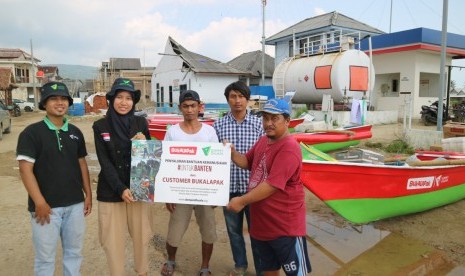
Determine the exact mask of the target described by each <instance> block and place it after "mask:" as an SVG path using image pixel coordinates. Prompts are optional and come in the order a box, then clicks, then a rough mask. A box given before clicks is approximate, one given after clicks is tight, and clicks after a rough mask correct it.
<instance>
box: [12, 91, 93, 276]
mask: <svg viewBox="0 0 465 276" xmlns="http://www.w3.org/2000/svg"><path fill="white" fill-rule="evenodd" d="M40 92H41V100H40V103H39V109H41V110H45V111H46V113H47V115H46V116H45V118H44V119H43V120H42V121H40V122H37V123H34V124H32V125H29V126H28V127H26V128H25V129H24V130H23V131H22V132H21V134H20V135H19V138H18V145H17V148H16V160H18V162H19V172H20V175H21V179H22V181H23V183H24V186H25V187H26V190H27V192H28V194H29V200H28V210H29V212H31V225H32V240H33V243H34V249H35V260H34V274H35V275H53V274H54V270H55V255H56V248H57V244H58V239H59V238H60V239H61V243H62V247H63V274H64V275H80V267H81V261H82V255H81V249H82V244H83V238H84V232H85V220H84V217H85V216H87V215H89V214H90V212H91V208H92V193H91V189H90V179H89V170H88V168H87V162H86V159H85V156H86V155H87V151H86V146H85V141H84V136H83V135H82V132H81V131H80V130H79V129H78V128H77V127H76V126H74V125H72V124H69V123H68V119H67V118H65V114H66V112H67V111H68V107H69V106H70V105H72V104H73V99H72V98H71V97H70V95H69V93H68V88H67V87H66V85H64V84H63V83H60V82H49V83H47V84H45V85H44V86H43V87H42V88H41V89H40ZM84 194H85V195H84Z"/></svg>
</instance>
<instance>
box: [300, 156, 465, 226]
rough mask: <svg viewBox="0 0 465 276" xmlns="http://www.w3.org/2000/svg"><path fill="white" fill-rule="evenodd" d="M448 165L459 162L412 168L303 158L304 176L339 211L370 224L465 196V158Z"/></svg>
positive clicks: (348, 216)
mask: <svg viewBox="0 0 465 276" xmlns="http://www.w3.org/2000/svg"><path fill="white" fill-rule="evenodd" d="M431 162H433V161H429V163H427V164H430V163H431ZM423 163H425V162H423ZM442 164H456V165H441V166H424V167H412V166H386V165H375V164H366V163H349V162H325V161H314V160H303V169H302V174H301V179H302V182H303V184H304V186H305V187H307V188H308V189H309V190H310V191H311V192H312V193H313V194H315V195H316V196H317V197H318V198H319V199H321V200H322V201H324V203H326V204H327V205H328V206H329V207H331V208H332V209H333V210H334V211H336V212H337V213H338V214H339V215H341V216H342V217H344V218H345V219H347V220H349V221H351V222H353V223H367V222H371V221H376V220H380V219H384V218H389V217H394V216H399V215H405V214H410V213H416V212H421V211H425V210H429V209H432V208H436V207H439V206H443V205H446V204H450V203H453V202H456V201H458V200H461V199H464V198H465V173H464V172H465V162H464V161H462V160H449V161H448V160H444V161H442Z"/></svg>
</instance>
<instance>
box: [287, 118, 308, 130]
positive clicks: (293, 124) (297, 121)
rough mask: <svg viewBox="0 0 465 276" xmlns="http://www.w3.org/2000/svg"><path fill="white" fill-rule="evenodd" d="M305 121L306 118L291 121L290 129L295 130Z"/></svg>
mask: <svg viewBox="0 0 465 276" xmlns="http://www.w3.org/2000/svg"><path fill="white" fill-rule="evenodd" d="M304 120H305V118H297V119H291V121H290V122H289V128H295V127H296V126H298V125H300V124H301V123H303V122H304Z"/></svg>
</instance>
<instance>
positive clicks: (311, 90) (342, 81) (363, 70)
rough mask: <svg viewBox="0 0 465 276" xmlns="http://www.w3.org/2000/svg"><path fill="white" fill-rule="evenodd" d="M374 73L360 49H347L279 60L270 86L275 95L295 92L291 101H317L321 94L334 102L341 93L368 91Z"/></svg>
mask: <svg viewBox="0 0 465 276" xmlns="http://www.w3.org/2000/svg"><path fill="white" fill-rule="evenodd" d="M369 76H371V77H369ZM374 76H375V72H374V69H373V65H372V64H371V62H370V58H369V57H368V56H367V55H366V54H365V53H364V52H362V51H359V50H347V51H343V52H337V53H327V54H322V55H315V56H309V57H294V58H289V59H286V60H284V61H282V62H281V63H280V64H278V66H277V67H276V69H275V71H274V74H273V89H274V91H275V94H276V96H277V97H282V96H284V94H285V93H286V92H289V91H295V94H294V97H293V98H292V102H293V103H305V104H310V103H321V102H322V100H323V95H325V94H329V95H331V97H332V98H333V100H334V102H335V103H337V102H342V100H343V97H344V95H345V96H347V97H350V98H353V99H361V98H362V96H363V95H364V92H366V93H368V92H369V91H371V90H372V88H373V85H374ZM367 96H368V95H367Z"/></svg>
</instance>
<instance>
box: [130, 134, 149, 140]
mask: <svg viewBox="0 0 465 276" xmlns="http://www.w3.org/2000/svg"><path fill="white" fill-rule="evenodd" d="M131 140H147V139H146V138H145V135H144V134H143V133H142V132H137V134H136V135H134V137H132V138H131Z"/></svg>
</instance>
